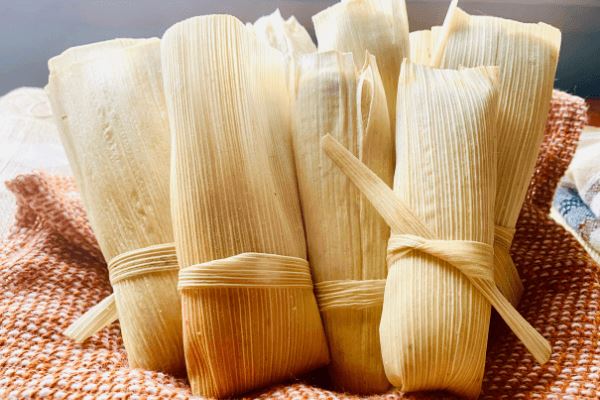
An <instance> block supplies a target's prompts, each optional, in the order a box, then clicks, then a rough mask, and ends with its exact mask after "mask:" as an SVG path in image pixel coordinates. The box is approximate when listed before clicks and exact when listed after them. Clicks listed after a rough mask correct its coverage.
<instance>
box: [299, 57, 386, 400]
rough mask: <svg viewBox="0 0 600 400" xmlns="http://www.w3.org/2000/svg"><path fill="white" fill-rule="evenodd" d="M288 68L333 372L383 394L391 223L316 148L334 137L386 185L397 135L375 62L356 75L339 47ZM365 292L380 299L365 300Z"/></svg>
mask: <svg viewBox="0 0 600 400" xmlns="http://www.w3.org/2000/svg"><path fill="white" fill-rule="evenodd" d="M294 69H295V99H294V105H293V107H292V110H293V112H292V114H293V135H292V136H293V139H294V154H295V161H296V171H297V175H298V184H299V188H300V198H301V203H302V210H303V217H304V225H305V228H306V236H307V242H308V255H309V259H310V261H311V267H312V271H313V275H314V278H315V282H317V286H316V287H317V296H318V301H319V306H320V308H321V314H322V317H323V320H324V324H325V331H326V333H327V337H328V342H329V349H330V353H331V364H330V366H329V374H330V376H331V379H332V382H333V384H334V386H335V387H336V388H337V389H340V390H344V391H349V392H355V393H375V392H382V391H385V390H386V389H387V388H388V387H389V382H388V381H387V379H386V377H385V374H384V371H383V364H382V361H381V356H380V354H381V350H380V346H379V335H378V329H379V319H380V317H381V307H382V301H383V282H384V281H383V280H384V279H385V277H386V275H387V271H386V270H387V266H386V246H387V239H388V237H389V227H388V226H387V224H386V223H385V221H383V219H382V218H381V217H380V216H379V215H378V214H377V212H376V211H375V209H373V207H372V206H371V205H370V204H368V202H367V201H366V199H364V198H363V197H362V195H361V194H360V193H359V192H358V190H357V189H356V188H355V187H354V186H353V185H352V183H351V182H349V181H348V179H347V178H346V177H345V176H344V175H343V174H342V173H341V172H340V171H338V170H337V169H336V167H335V166H334V164H333V163H332V162H331V161H330V160H329V159H328V158H327V157H326V156H325V154H324V153H323V152H322V151H321V150H320V139H321V136H322V135H323V134H324V133H325V132H329V133H331V135H333V136H334V137H335V138H337V139H338V140H340V141H341V142H342V143H343V144H344V145H345V146H347V147H348V148H351V149H352V151H353V153H354V154H356V155H358V156H359V157H360V158H361V159H362V160H363V162H365V163H366V164H367V165H369V166H370V167H371V168H373V169H374V170H375V171H376V172H377V173H378V174H379V175H380V176H381V177H382V178H383V179H384V180H385V181H386V182H388V184H391V182H392V175H393V168H394V167H393V166H394V153H393V137H392V134H391V131H390V126H389V119H388V113H387V104H386V100H385V93H384V91H383V85H382V83H381V78H380V77H379V72H378V70H377V65H376V63H375V58H374V57H373V56H369V57H367V58H366V63H365V66H364V67H363V69H362V71H357V69H356V67H355V64H354V59H353V57H352V54H350V53H338V52H335V51H331V52H325V53H313V54H306V55H303V56H302V57H299V59H298V62H297V63H296V65H295V68H294ZM363 280H364V281H363ZM369 292H378V293H379V295H374V296H375V301H371V302H368V303H364V302H363V301H361V299H364V295H365V294H369ZM332 302H334V303H335V304H334V305H332V304H331V303H332Z"/></svg>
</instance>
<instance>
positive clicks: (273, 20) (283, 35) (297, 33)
mask: <svg viewBox="0 0 600 400" xmlns="http://www.w3.org/2000/svg"><path fill="white" fill-rule="evenodd" d="M248 26H250V27H252V28H253V29H254V32H255V33H256V36H258V38H259V39H261V40H263V41H264V42H265V43H268V44H269V46H271V47H273V48H275V49H277V50H279V51H281V52H282V53H284V54H304V53H313V52H315V51H317V46H315V44H314V43H313V41H312V39H311V37H310V35H309V34H308V32H307V31H306V29H304V27H303V26H302V25H301V24H300V23H299V22H298V20H296V17H294V16H291V17H289V18H288V19H287V20H284V19H283V17H282V16H281V12H280V11H279V9H277V10H275V11H274V12H273V13H272V14H269V15H265V16H264V17H260V18H259V19H257V20H256V22H255V23H254V24H253V25H252V24H248Z"/></svg>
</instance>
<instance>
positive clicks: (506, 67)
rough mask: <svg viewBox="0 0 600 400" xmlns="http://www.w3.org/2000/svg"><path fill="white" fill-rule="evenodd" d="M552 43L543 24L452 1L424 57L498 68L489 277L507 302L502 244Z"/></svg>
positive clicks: (542, 108)
mask: <svg viewBox="0 0 600 400" xmlns="http://www.w3.org/2000/svg"><path fill="white" fill-rule="evenodd" d="M560 41H561V35H560V31H559V30H558V29H556V28H553V27H552V26H550V25H546V24H543V23H538V24H530V23H521V22H517V21H511V20H507V19H502V18H496V17H487V16H471V15H468V14H467V13H465V12H464V11H462V10H461V9H459V8H457V7H456V2H453V3H452V5H451V6H450V9H449V11H448V14H447V16H446V19H445V21H444V26H443V28H442V32H441V33H440V36H439V37H438V39H437V41H436V48H435V49H434V55H433V59H432V64H433V65H437V66H440V67H444V68H458V67H461V66H464V67H474V66H479V65H497V66H499V67H500V93H499V97H498V121H497V137H498V146H497V147H498V188H497V190H496V206H495V210H496V211H495V223H496V225H497V230H496V240H495V243H494V250H495V251H494V257H495V258H496V264H495V265H496V267H495V268H496V270H495V276H496V281H497V284H498V286H499V287H500V290H501V291H502V293H504V295H505V296H506V297H507V298H508V299H509V300H510V301H511V302H512V303H513V304H517V303H518V301H519V299H520V296H521V293H522V291H523V286H522V283H521V281H520V279H519V275H518V272H517V270H516V268H515V265H514V263H513V262H512V259H511V257H510V254H509V249H510V245H511V243H512V237H513V235H514V228H515V225H516V222H517V219H518V217H519V212H520V210H521V206H522V205H523V201H524V200H525V194H526V192H527V186H528V185H529V180H530V179H531V176H532V174H533V169H534V167H535V162H536V159H537V154H538V150H539V146H540V143H541V141H542V137H543V134H544V126H545V124H546V118H547V115H548V108H549V106H550V98H551V96H552V88H553V84H554V76H555V73H556V64H557V62H558V52H559V48H560Z"/></svg>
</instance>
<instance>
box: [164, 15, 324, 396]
mask: <svg viewBox="0 0 600 400" xmlns="http://www.w3.org/2000/svg"><path fill="white" fill-rule="evenodd" d="M162 61H163V75H164V79H165V93H166V98H167V105H168V110H169V120H170V125H171V134H172V137H173V144H174V147H173V163H172V177H173V181H172V191H171V198H172V214H173V226H174V232H175V241H176V246H177V256H178V259H179V261H180V264H181V265H182V268H184V269H182V274H183V275H182V279H184V277H185V276H186V275H185V274H187V273H203V272H205V270H206V269H207V268H208V267H209V266H211V265H212V264H213V263H214V262H215V261H214V260H223V259H228V258H231V257H236V256H237V255H239V254H240V253H245V252H254V253H261V254H263V255H265V254H266V255H267V256H268V255H275V256H278V257H281V256H291V257H296V258H299V259H306V241H305V238H304V231H303V226H302V217H301V211H300V201H299V195H298V191H297V182H296V177H295V171H294V163H293V154H292V144H291V133H290V130H291V123H290V109H289V102H290V97H289V93H288V89H287V82H286V68H287V67H286V61H285V59H284V56H283V54H282V53H281V52H279V51H277V50H275V49H273V48H270V47H269V46H267V45H266V44H265V43H263V42H262V41H260V40H259V39H258V38H256V36H255V34H254V33H253V31H252V30H251V29H249V28H247V27H245V26H244V25H243V24H242V23H241V22H240V21H238V20H237V19H235V18H233V17H231V16H223V15H219V16H214V15H213V16H205V17H198V18H192V19H189V20H186V21H183V22H180V23H178V24H176V25H174V26H173V27H171V28H169V29H168V30H167V32H166V33H165V35H164V37H163V39H162ZM247 262H248V261H247V260H245V259H242V265H241V266H240V265H237V264H236V268H240V269H241V271H242V272H244V271H245V268H248V270H247V271H246V272H244V273H245V274H246V275H245V277H246V279H250V278H252V279H254V280H258V281H259V282H260V281H261V279H262V280H266V281H268V279H267V278H260V275H259V276H255V274H259V273H260V271H261V270H262V269H264V268H267V267H269V266H268V265H267V264H265V265H263V266H262V267H261V266H259V268H258V269H257V268H254V269H252V270H250V269H249V266H248V267H246V264H244V263H247ZM228 265H229V264H228V263H219V267H220V268H222V271H223V274H224V276H223V277H222V278H223V279H224V278H225V277H226V274H225V272H226V271H227V267H228ZM283 267H284V266H283V265H282V266H281V268H283ZM261 268H262V269H261ZM252 271H254V272H252ZM182 284H183V286H184V287H183V288H182V291H181V294H182V310H183V318H184V346H185V355H186V362H187V369H188V377H189V379H190V383H191V385H192V391H193V392H194V393H195V394H201V395H205V396H216V397H228V396H235V395H237V394H240V393H243V392H246V391H248V390H251V389H254V388H257V387H261V386H265V385H268V384H271V383H274V382H276V381H279V380H282V379H285V378H289V377H291V376H296V375H298V374H301V373H304V372H307V371H308V370H310V369H312V368H316V367H319V366H322V365H324V364H326V363H327V362H328V351H327V345H326V341H325V335H324V332H323V327H322V323H321V320H320V316H319V312H318V308H317V304H316V300H315V298H314V295H313V293H312V292H311V291H310V290H306V289H299V288H297V287H289V286H287V285H285V284H281V285H279V286H278V285H275V287H269V288H266V287H256V286H250V287H248V286H246V285H244V284H243V283H242V282H237V283H235V282H234V283H232V285H231V286H230V287H225V288H223V287H215V286H214V285H208V284H207V283H206V282H204V283H202V282H200V283H196V284H195V285H194V287H192V288H189V287H187V288H186V287H185V283H184V282H182V281H181V280H180V285H182ZM266 321H271V323H266ZM278 321H279V322H278ZM283 321H289V323H290V324H292V325H290V326H293V327H294V329H291V330H287V329H282V325H281V324H282V323H284V322H283ZM206 337H209V338H210V339H211V340H215V341H217V342H216V343H218V344H219V345H218V346H205V345H203V341H204V339H205V338H206ZM241 337H243V338H244V340H239V339H240V338H241ZM265 337H268V338H270V340H269V341H268V343H267V342H265V341H264V338H265Z"/></svg>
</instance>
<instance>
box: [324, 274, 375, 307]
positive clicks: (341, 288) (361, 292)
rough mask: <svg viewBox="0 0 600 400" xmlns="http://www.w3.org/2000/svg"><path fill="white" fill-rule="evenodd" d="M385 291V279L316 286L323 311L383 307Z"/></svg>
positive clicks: (335, 282) (341, 281)
mask: <svg viewBox="0 0 600 400" xmlns="http://www.w3.org/2000/svg"><path fill="white" fill-rule="evenodd" d="M384 289H385V279H373V280H360V281H356V280H338V281H326V282H319V283H317V284H315V292H316V294H317V301H318V303H319V309H320V310H321V311H329V310H333V309H339V308H345V307H348V308H353V309H363V308H369V307H377V306H379V307H381V306H382V304H383V291H384Z"/></svg>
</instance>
